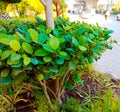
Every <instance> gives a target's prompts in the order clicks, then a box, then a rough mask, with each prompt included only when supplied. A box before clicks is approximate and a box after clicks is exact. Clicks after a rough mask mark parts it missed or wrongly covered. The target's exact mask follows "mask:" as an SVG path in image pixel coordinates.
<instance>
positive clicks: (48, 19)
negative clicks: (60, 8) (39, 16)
mask: <svg viewBox="0 0 120 112" xmlns="http://www.w3.org/2000/svg"><path fill="white" fill-rule="evenodd" d="M45 12H46V25H47V27H50V28H52V29H54V18H53V10H52V0H47V2H46V7H45Z"/></svg>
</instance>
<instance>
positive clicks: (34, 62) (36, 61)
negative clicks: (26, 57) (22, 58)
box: [31, 58, 39, 65]
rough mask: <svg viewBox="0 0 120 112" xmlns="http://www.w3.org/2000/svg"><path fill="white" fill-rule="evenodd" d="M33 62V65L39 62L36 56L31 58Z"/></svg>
mask: <svg viewBox="0 0 120 112" xmlns="http://www.w3.org/2000/svg"><path fill="white" fill-rule="evenodd" d="M31 63H32V64H33V65H37V64H38V63H39V61H38V60H37V59H36V58H31Z"/></svg>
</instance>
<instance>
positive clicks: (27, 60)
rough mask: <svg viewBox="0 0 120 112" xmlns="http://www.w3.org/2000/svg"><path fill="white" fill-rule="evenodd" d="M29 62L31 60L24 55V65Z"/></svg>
mask: <svg viewBox="0 0 120 112" xmlns="http://www.w3.org/2000/svg"><path fill="white" fill-rule="evenodd" d="M30 62H31V61H30V58H29V57H27V56H26V57H25V58H24V60H23V63H24V65H28V64H29V63H30Z"/></svg>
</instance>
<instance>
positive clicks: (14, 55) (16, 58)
mask: <svg viewBox="0 0 120 112" xmlns="http://www.w3.org/2000/svg"><path fill="white" fill-rule="evenodd" d="M20 58H21V55H20V54H17V53H12V54H11V60H12V61H15V60H19V59H20Z"/></svg>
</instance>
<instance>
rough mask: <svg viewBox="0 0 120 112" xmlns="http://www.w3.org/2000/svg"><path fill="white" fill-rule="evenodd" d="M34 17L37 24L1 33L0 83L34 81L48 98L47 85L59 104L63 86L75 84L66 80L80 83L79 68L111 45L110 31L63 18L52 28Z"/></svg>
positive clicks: (82, 69)
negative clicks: (11, 32) (10, 32)
mask: <svg viewBox="0 0 120 112" xmlns="http://www.w3.org/2000/svg"><path fill="white" fill-rule="evenodd" d="M36 19H37V21H39V25H36V26H34V25H33V26H32V27H29V25H26V27H23V28H21V27H20V28H16V29H15V31H16V33H15V32H14V33H13V34H12V35H10V34H9V33H7V34H6V33H5V32H6V31H4V32H3V31H2V33H0V71H1V75H0V82H1V83H2V84H4V85H17V84H20V83H22V82H23V81H27V82H29V81H31V80H36V81H37V82H39V83H40V85H41V86H42V89H43V91H44V93H45V95H46V96H47V99H48V100H49V101H50V99H49V95H48V93H47V88H48V89H49V90H50V91H52V92H51V93H52V94H53V96H54V97H55V98H56V99H58V100H59V103H60V97H61V95H62V94H63V91H64V88H65V87H67V88H70V89H72V88H73V87H74V85H72V84H69V83H68V79H69V78H71V79H72V80H73V81H74V82H76V83H78V84H83V83H82V81H81V78H80V73H79V72H78V71H84V72H87V68H88V64H92V63H93V62H94V60H98V59H99V58H100V57H101V55H102V53H103V52H104V51H105V50H106V49H111V48H112V46H111V44H112V41H108V39H109V38H110V34H111V33H112V32H113V31H111V30H108V29H107V28H101V27H100V26H99V25H98V24H97V25H96V26H94V25H91V24H87V23H80V22H69V21H68V20H65V19H63V18H58V19H57V20H55V24H56V28H55V29H54V30H52V29H51V28H46V26H45V22H44V21H42V20H41V19H40V18H36ZM18 27H19V25H18ZM13 31H14V30H13ZM29 79H31V80H29ZM51 83H52V86H51Z"/></svg>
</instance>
